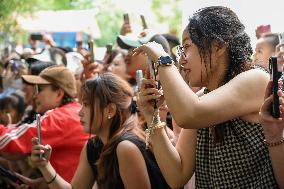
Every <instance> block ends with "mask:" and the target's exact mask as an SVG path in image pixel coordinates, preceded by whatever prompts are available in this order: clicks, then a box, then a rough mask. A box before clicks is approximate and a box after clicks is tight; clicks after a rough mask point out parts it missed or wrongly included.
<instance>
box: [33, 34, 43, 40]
mask: <svg viewBox="0 0 284 189" xmlns="http://www.w3.org/2000/svg"><path fill="white" fill-rule="evenodd" d="M31 39H32V40H37V41H41V40H42V39H43V36H42V34H40V33H33V34H31Z"/></svg>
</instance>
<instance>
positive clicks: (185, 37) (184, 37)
mask: <svg viewBox="0 0 284 189" xmlns="http://www.w3.org/2000/svg"><path fill="white" fill-rule="evenodd" d="M185 42H192V41H191V39H190V37H189V33H188V31H187V29H185V30H183V33H182V43H183V44H184V43H185Z"/></svg>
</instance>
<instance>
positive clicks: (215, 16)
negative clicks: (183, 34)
mask: <svg viewBox="0 0 284 189" xmlns="http://www.w3.org/2000/svg"><path fill="white" fill-rule="evenodd" d="M187 30H188V32H189V35H190V38H191V40H192V42H193V43H194V44H195V45H196V46H197V47H198V51H199V53H200V57H201V59H204V60H205V61H206V60H207V57H208V58H209V66H210V67H211V53H212V49H211V47H212V43H213V42H217V44H220V45H226V46H227V49H228V56H229V60H230V61H229V64H228V65H227V71H226V74H225V77H224V79H223V81H222V82H221V83H219V86H221V85H223V84H225V83H227V82H229V81H230V80H231V79H232V78H234V77H235V76H236V75H238V74H239V73H241V72H243V71H246V70H248V69H250V68H251V64H250V62H251V59H250V57H251V55H252V53H253V51H252V47H251V44H250V38H249V36H248V35H247V34H246V33H245V31H244V30H245V26H244V25H243V24H242V23H241V21H240V20H239V18H238V16H237V15H236V14H235V13H234V12H233V11H232V10H230V9H229V8H227V7H222V6H212V7H206V8H202V9H200V10H198V11H197V12H196V13H194V15H193V16H192V17H191V18H190V19H189V24H188V26H187ZM207 66H208V62H205V67H206V68H207ZM207 73H208V72H207ZM201 79H202V78H201ZM213 131H214V133H215V134H214V135H215V137H214V138H215V139H216V140H215V141H222V140H223V139H222V132H223V131H222V127H215V129H214V130H213Z"/></svg>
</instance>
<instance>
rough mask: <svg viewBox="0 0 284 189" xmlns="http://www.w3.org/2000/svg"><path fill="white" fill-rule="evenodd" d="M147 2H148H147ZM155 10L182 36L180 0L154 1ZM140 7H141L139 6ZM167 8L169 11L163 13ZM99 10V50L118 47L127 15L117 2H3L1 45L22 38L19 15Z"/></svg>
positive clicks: (62, 0) (1, 3)
mask: <svg viewBox="0 0 284 189" xmlns="http://www.w3.org/2000/svg"><path fill="white" fill-rule="evenodd" d="M145 1H146V0H145ZM150 2H151V5H152V7H151V8H152V10H153V12H154V13H155V15H156V16H157V20H158V22H160V23H167V24H169V30H170V31H169V32H170V33H174V34H176V35H177V36H179V35H180V33H181V28H180V27H181V17H182V13H181V10H180V6H179V2H180V0H152V1H150ZM137 6H139V5H137ZM165 7H166V10H168V11H164V9H165ZM91 8H96V9H97V15H96V18H95V19H96V20H97V22H98V25H99V28H100V31H101V38H100V39H96V40H95V42H96V45H97V46H105V45H106V44H108V43H113V44H114V43H115V42H116V36H117V35H118V34H119V32H120V28H121V25H122V14H123V13H124V12H123V11H122V10H121V9H120V8H119V7H117V5H116V4H115V3H114V0H0V43H1V39H2V41H3V39H4V38H6V39H7V38H8V36H9V37H13V39H16V38H15V37H16V36H17V35H19V34H21V35H22V33H21V30H20V29H19V28H18V25H17V22H16V19H17V16H18V15H23V14H31V13H32V12H34V11H39V10H74V9H75V10H79V9H91Z"/></svg>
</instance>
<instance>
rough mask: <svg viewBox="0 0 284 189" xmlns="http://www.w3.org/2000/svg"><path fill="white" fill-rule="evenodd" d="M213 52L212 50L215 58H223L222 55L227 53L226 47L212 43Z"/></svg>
mask: <svg viewBox="0 0 284 189" xmlns="http://www.w3.org/2000/svg"><path fill="white" fill-rule="evenodd" d="M213 50H214V53H215V55H216V57H221V56H224V54H225V53H226V52H227V45H225V44H223V43H220V42H214V43H213Z"/></svg>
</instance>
